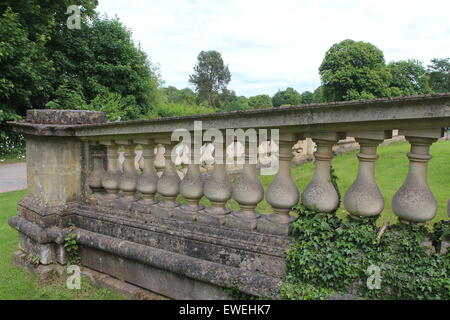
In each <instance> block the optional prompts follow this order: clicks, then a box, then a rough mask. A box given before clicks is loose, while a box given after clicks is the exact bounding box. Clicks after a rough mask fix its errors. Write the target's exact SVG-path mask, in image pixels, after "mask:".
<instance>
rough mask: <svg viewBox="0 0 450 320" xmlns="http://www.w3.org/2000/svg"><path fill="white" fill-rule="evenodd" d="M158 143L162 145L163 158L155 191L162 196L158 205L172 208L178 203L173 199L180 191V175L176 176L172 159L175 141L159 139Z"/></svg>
mask: <svg viewBox="0 0 450 320" xmlns="http://www.w3.org/2000/svg"><path fill="white" fill-rule="evenodd" d="M160 143H161V144H163V145H164V149H165V152H164V159H165V161H164V162H165V168H164V171H163V173H162V175H161V177H160V178H159V180H158V184H157V191H158V193H159V194H160V195H161V196H163V197H164V201H162V202H160V203H159V204H158V205H159V206H160V207H163V208H174V207H177V206H178V205H179V204H178V203H177V202H176V201H175V200H176V198H177V196H178V194H179V192H180V177H179V176H178V172H177V169H176V167H175V165H174V163H173V161H172V149H173V148H174V147H175V145H176V144H177V142H172V141H170V140H169V139H164V140H160Z"/></svg>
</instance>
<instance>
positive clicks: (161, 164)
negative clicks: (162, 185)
mask: <svg viewBox="0 0 450 320" xmlns="http://www.w3.org/2000/svg"><path fill="white" fill-rule="evenodd" d="M164 152H165V150H164V146H163V145H162V144H158V145H157V146H156V156H155V162H154V164H155V168H156V172H157V173H158V176H159V177H161V175H162V173H163V171H164V168H165V166H166V160H165V159H164Z"/></svg>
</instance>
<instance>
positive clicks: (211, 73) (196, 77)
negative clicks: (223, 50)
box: [189, 50, 231, 107]
mask: <svg viewBox="0 0 450 320" xmlns="http://www.w3.org/2000/svg"><path fill="white" fill-rule="evenodd" d="M230 81H231V74H230V71H229V70H228V66H227V65H225V64H224V62H223V59H222V55H221V54H220V53H219V52H217V51H214V50H211V51H202V52H200V54H199V55H198V57H197V64H196V65H195V67H194V73H193V74H192V75H190V76H189V82H191V83H192V84H193V85H194V86H195V90H196V91H197V93H198V96H199V98H200V99H204V100H206V101H207V102H208V105H209V106H210V107H215V106H216V105H215V102H216V100H217V98H218V96H219V95H220V94H221V93H222V92H224V90H225V89H226V88H227V85H228V83H229V82H230Z"/></svg>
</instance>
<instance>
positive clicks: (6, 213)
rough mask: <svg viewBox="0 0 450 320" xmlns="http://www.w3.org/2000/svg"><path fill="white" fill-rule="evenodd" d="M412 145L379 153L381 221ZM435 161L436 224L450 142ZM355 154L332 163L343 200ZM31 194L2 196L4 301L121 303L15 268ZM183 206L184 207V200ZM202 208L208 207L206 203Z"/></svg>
mask: <svg viewBox="0 0 450 320" xmlns="http://www.w3.org/2000/svg"><path fill="white" fill-rule="evenodd" d="M408 151H409V144H408V143H406V142H403V143H395V144H391V145H388V146H382V147H380V148H379V150H378V153H379V155H380V159H379V160H378V162H377V170H376V179H377V182H378V185H379V187H380V189H381V191H382V193H383V195H384V197H385V209H384V212H383V213H382V215H381V217H380V219H379V222H380V223H382V221H385V220H389V221H391V222H396V218H395V215H394V214H393V213H392V210H391V199H392V197H393V195H394V194H395V192H396V191H397V190H398V188H399V187H400V186H401V185H402V184H403V182H404V180H405V178H406V174H407V171H408V158H407V157H406V153H407V152H408ZM431 153H432V154H433V156H434V157H433V159H432V160H431V161H430V163H429V184H430V186H431V189H432V191H433V193H434V195H435V197H436V199H437V201H438V206H439V209H438V212H437V215H436V218H435V219H434V220H433V221H437V220H442V219H448V217H447V211H446V204H447V201H448V199H449V198H450V191H449V190H450V188H449V187H450V141H439V142H437V143H435V144H433V146H432V147H431ZM355 155H356V151H354V152H351V153H347V154H344V155H339V156H337V157H336V158H335V159H334V160H333V167H334V169H335V173H336V175H337V176H338V179H339V180H338V185H339V188H340V190H341V193H342V195H343V194H344V193H345V191H346V190H347V189H348V188H349V186H350V185H351V184H352V183H353V181H354V179H355V177H356V174H357V168H358V160H357V158H356V156H355ZM313 172H314V164H313V163H311V162H308V163H304V164H302V165H300V166H297V167H295V168H293V176H294V178H295V180H296V183H297V187H298V188H299V189H300V191H303V190H304V189H305V187H306V185H307V184H308V183H309V182H310V181H311V178H312V175H313ZM272 179H273V176H262V177H261V182H262V184H263V186H264V189H265V190H267V187H268V186H269V184H270V182H271V181H272ZM25 193H26V191H15V192H8V193H3V194H0V299H120V298H123V297H121V296H119V295H117V294H115V293H113V292H112V291H109V290H106V289H98V288H94V287H92V286H91V285H90V284H89V282H88V280H87V279H83V280H84V281H83V282H82V289H81V290H68V289H66V288H65V279H64V277H62V278H60V279H57V281H55V282H54V283H45V282H42V281H41V280H39V279H38V278H37V277H36V276H34V275H32V274H29V273H27V272H26V271H24V270H22V269H21V268H19V267H16V266H15V265H14V264H13V252H14V251H15V250H17V248H18V246H17V232H16V231H15V230H13V229H11V228H10V227H9V226H8V224H7V220H8V217H10V216H13V215H15V214H16V209H15V208H16V203H17V202H18V201H19V200H20V199H22V198H23V196H24V195H25ZM178 200H179V201H180V202H184V199H182V197H179V198H178ZM201 202H202V204H204V205H209V203H208V200H207V199H205V198H203V199H202V201H201ZM228 206H229V207H230V209H233V210H237V209H238V208H239V206H238V204H237V203H236V202H235V201H234V200H231V201H229V202H228ZM258 210H259V211H260V212H261V213H269V212H271V207H270V205H269V204H268V203H267V202H266V201H265V200H264V201H262V202H261V203H260V204H259V205H258ZM338 214H339V215H340V216H345V215H346V213H345V210H344V209H343V208H342V207H341V208H339V210H338Z"/></svg>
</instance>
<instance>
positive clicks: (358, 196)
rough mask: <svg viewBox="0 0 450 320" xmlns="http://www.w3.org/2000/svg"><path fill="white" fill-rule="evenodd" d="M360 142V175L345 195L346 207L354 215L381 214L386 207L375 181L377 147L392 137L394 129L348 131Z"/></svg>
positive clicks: (369, 215)
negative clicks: (388, 130)
mask: <svg viewBox="0 0 450 320" xmlns="http://www.w3.org/2000/svg"><path fill="white" fill-rule="evenodd" d="M347 135H348V136H350V137H354V138H355V140H356V141H357V142H358V143H359V146H360V152H359V153H358V154H357V157H358V159H359V169H358V176H357V177H356V180H355V182H353V184H352V185H351V187H350V188H349V189H348V191H347V193H346V194H345V197H344V206H345V209H346V210H347V211H348V212H349V213H350V214H351V215H352V216H363V217H371V216H377V215H379V214H380V213H381V212H382V211H383V208H384V199H383V195H382V194H381V192H380V189H379V188H378V186H377V183H376V181H375V162H376V161H377V160H378V155H377V147H378V145H379V144H380V143H382V142H383V140H384V139H390V138H391V137H392V131H390V132H387V131H386V132H385V131H373V132H348V133H347Z"/></svg>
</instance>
